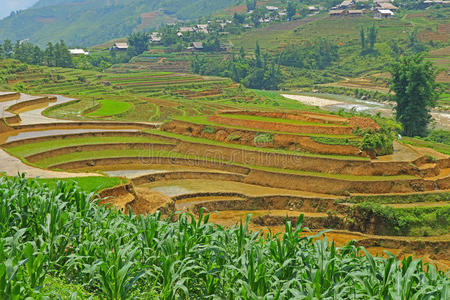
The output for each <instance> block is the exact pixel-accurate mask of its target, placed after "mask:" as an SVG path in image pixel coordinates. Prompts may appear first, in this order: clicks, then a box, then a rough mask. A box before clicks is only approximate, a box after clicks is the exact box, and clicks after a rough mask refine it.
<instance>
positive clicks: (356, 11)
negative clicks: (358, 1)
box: [347, 9, 364, 17]
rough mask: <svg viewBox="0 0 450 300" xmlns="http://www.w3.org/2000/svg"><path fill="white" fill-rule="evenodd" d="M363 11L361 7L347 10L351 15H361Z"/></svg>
mask: <svg viewBox="0 0 450 300" xmlns="http://www.w3.org/2000/svg"><path fill="white" fill-rule="evenodd" d="M363 13H364V12H363V11H362V10H361V9H350V10H349V11H348V12H347V15H349V16H350V17H360V16H362V15H363Z"/></svg>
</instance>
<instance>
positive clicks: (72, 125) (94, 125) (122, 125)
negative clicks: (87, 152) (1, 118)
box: [12, 121, 159, 131]
mask: <svg viewBox="0 0 450 300" xmlns="http://www.w3.org/2000/svg"><path fill="white" fill-rule="evenodd" d="M158 126H159V125H157V124H149V123H133V122H102V121H98V122H94V121H86V122H59V123H39V124H29V125H17V126H12V128H13V129H15V130H25V131H33V130H47V129H81V128H88V129H98V128H104V129H114V128H117V129H155V128H157V127H158Z"/></svg>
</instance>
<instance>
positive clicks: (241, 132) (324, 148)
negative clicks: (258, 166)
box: [161, 120, 367, 156]
mask: <svg viewBox="0 0 450 300" xmlns="http://www.w3.org/2000/svg"><path fill="white" fill-rule="evenodd" d="M205 127H206V126H205V125H201V124H195V123H191V122H186V121H178V120H175V121H171V122H169V123H166V124H164V125H163V126H162V127H161V129H162V130H164V131H169V132H173V133H177V134H182V135H190V136H195V137H199V138H206V139H209V140H216V141H219V142H227V143H232V144H239V145H247V146H252V147H261V148H275V149H277V148H282V149H289V150H292V151H306V152H311V153H317V154H335V155H350V156H367V153H365V152H363V151H361V150H359V149H358V148H357V147H355V146H351V145H330V144H323V143H318V142H316V141H314V140H313V139H311V138H310V137H308V136H299V135H295V134H278V133H274V134H273V142H272V143H265V144H262V143H255V138H256V137H257V136H258V135H259V134H261V132H259V131H254V130H245V129H234V128H229V127H222V126H214V133H209V132H205V130H204V129H205ZM230 136H235V137H239V138H236V139H229V137H230Z"/></svg>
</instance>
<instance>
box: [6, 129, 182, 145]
mask: <svg viewBox="0 0 450 300" xmlns="http://www.w3.org/2000/svg"><path fill="white" fill-rule="evenodd" d="M81 137H86V138H90V137H147V138H155V139H157V140H160V141H166V142H174V141H176V140H175V139H173V138H166V137H164V136H159V135H154V134H151V133H146V132H141V131H131V132H126V131H103V132H83V133H74V134H61V135H49V136H41V137H36V138H29V139H22V140H17V141H12V142H9V143H5V144H3V145H2V146H3V147H16V146H21V145H25V144H29V143H38V142H47V141H57V140H65V139H72V138H81Z"/></svg>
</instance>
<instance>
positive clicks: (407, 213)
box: [356, 202, 450, 236]
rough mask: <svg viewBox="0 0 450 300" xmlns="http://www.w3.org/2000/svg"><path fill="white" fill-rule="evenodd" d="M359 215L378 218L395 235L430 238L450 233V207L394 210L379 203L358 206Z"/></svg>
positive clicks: (365, 203) (364, 203)
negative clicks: (430, 236)
mask: <svg viewBox="0 0 450 300" xmlns="http://www.w3.org/2000/svg"><path fill="white" fill-rule="evenodd" d="M356 210H357V215H358V216H362V217H363V218H364V217H369V218H368V219H370V216H372V217H375V218H377V219H378V220H377V221H378V222H380V223H381V224H383V225H384V226H385V228H386V230H387V231H388V232H389V233H390V234H393V235H414V236H428V235H441V234H446V233H448V232H450V205H444V206H438V207H413V208H392V207H390V206H382V205H381V204H379V203H373V202H363V203H361V204H358V206H357V208H356Z"/></svg>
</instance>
